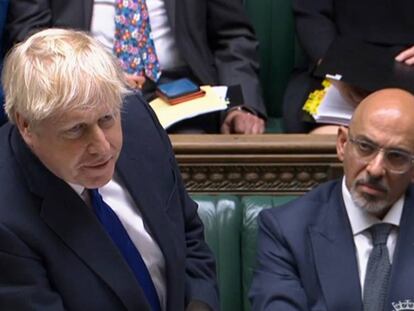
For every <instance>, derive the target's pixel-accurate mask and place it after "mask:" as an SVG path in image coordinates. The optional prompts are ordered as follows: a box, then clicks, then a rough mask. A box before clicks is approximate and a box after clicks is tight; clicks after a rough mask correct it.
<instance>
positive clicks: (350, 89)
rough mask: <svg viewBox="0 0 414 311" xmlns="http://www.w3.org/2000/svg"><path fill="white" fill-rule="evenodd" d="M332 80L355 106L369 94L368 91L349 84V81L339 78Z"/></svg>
mask: <svg viewBox="0 0 414 311" xmlns="http://www.w3.org/2000/svg"><path fill="white" fill-rule="evenodd" d="M330 82H331V83H332V84H333V85H334V86H335V87H336V88H337V89H338V91H339V93H341V95H342V96H343V97H344V98H345V100H346V101H348V102H349V103H350V104H352V105H353V106H354V107H356V106H358V104H359V103H360V102H361V101H362V100H363V99H364V98H365V97H367V96H368V95H369V92H368V91H366V90H364V89H361V88H358V87H356V86H352V85H349V84H348V83H345V82H342V81H338V80H330Z"/></svg>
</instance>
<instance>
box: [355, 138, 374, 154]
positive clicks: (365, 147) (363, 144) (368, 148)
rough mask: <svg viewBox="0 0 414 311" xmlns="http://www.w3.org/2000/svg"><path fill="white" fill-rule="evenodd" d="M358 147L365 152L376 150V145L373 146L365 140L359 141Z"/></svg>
mask: <svg viewBox="0 0 414 311" xmlns="http://www.w3.org/2000/svg"><path fill="white" fill-rule="evenodd" d="M358 148H359V150H360V151H361V152H363V153H364V154H371V153H373V152H374V151H375V149H376V147H375V146H373V145H372V144H370V143H367V142H364V141H360V142H358Z"/></svg>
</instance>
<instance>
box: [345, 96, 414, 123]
mask: <svg viewBox="0 0 414 311" xmlns="http://www.w3.org/2000/svg"><path fill="white" fill-rule="evenodd" d="M413 121H414V96H413V95H412V94H411V93H409V92H407V91H404V90H401V89H383V90H380V91H377V92H374V93H372V94H371V95H369V96H368V97H366V98H365V99H364V100H363V101H362V102H361V103H360V104H359V105H358V107H357V108H356V110H355V112H354V114H353V117H352V120H351V123H350V128H354V127H358V126H360V125H361V123H362V124H364V123H365V124H366V123H367V122H374V123H378V126H380V127H381V128H383V127H385V125H387V124H388V123H389V125H391V126H393V124H395V125H399V126H398V128H401V126H402V125H407V126H411V125H412V127H413V130H414V122H413ZM383 129H384V128H383Z"/></svg>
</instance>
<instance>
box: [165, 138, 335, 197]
mask: <svg viewBox="0 0 414 311" xmlns="http://www.w3.org/2000/svg"><path fill="white" fill-rule="evenodd" d="M170 139H171V142H172V144H173V148H174V152H175V155H176V158H177V161H178V164H179V166H180V169H181V173H182V177H183V180H184V183H185V185H186V188H187V190H188V191H189V192H190V193H234V194H246V193H249V194H302V193H304V192H307V191H308V190H310V189H311V188H313V187H315V186H316V185H318V184H319V183H321V182H324V181H327V180H329V179H333V178H337V177H339V176H341V175H342V165H341V163H340V162H339V160H338V158H337V156H336V146H335V144H336V138H335V136H329V135H288V134H265V135H170Z"/></svg>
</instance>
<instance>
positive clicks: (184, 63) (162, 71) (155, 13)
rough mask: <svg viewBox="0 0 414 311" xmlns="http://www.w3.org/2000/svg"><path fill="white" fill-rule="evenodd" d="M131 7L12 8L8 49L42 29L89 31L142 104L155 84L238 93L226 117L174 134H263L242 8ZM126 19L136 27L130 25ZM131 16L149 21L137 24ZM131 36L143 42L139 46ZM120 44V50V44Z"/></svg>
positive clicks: (72, 1) (236, 4)
mask: <svg viewBox="0 0 414 311" xmlns="http://www.w3.org/2000/svg"><path fill="white" fill-rule="evenodd" d="M124 5H126V6H125V7H124ZM138 7H139V6H138V1H137V0H135V1H132V0H131V1H122V0H110V1H92V0H86V1H85V0H69V1H68V0H57V1H53V2H51V1H45V0H36V1H30V2H19V1H13V2H11V4H10V10H9V12H10V17H9V22H8V26H7V31H8V34H9V42H11V43H14V42H18V41H21V40H23V39H24V38H25V37H26V36H27V34H29V33H30V32H33V31H35V30H36V29H39V28H45V27H65V28H66V27H70V28H75V29H82V30H87V31H90V32H91V34H92V35H93V36H94V37H96V38H97V39H98V40H100V41H101V42H102V43H103V44H104V45H105V46H106V47H107V49H108V50H111V51H112V50H113V51H114V52H115V54H117V55H118V56H119V58H120V59H121V61H122V62H123V65H124V70H125V71H126V73H127V75H128V79H129V81H130V85H132V86H134V87H138V88H142V90H143V92H144V95H145V97H146V98H147V99H150V98H152V97H153V94H154V91H155V86H156V84H157V83H162V82H166V81H170V80H173V79H178V78H181V77H187V78H190V79H192V80H193V81H194V82H196V83H199V84H210V85H227V86H232V85H239V86H240V87H241V92H242V97H243V101H242V102H240V103H239V104H240V105H239V106H238V107H234V108H231V109H229V110H228V111H227V112H226V113H225V115H222V114H220V113H211V114H208V115H203V116H201V117H197V118H195V119H190V120H189V121H187V122H184V124H181V125H182V126H181V127H179V128H176V129H175V130H177V131H180V129H181V128H182V129H185V128H189V129H192V128H194V130H197V129H198V130H199V131H201V132H210V133H211V132H219V131H221V132H222V133H241V134H258V133H263V131H264V120H265V118H266V111H265V106H264V104H263V99H262V97H261V88H260V83H259V77H258V68H259V62H258V54H257V47H258V43H257V41H256V38H255V36H254V33H253V29H252V26H251V25H250V23H249V21H248V19H247V17H246V14H245V12H244V8H243V6H242V3H241V1H240V0H219V1H212V0H204V1H202V2H201V3H200V2H199V1H193V0H182V1H177V2H174V5H173V3H172V2H169V1H163V0H159V1H148V7H147V6H146V5H145V2H144V4H143V6H140V7H141V8H143V9H144V10H145V14H141V15H138V14H136V12H137V10H138ZM130 16H132V17H133V18H135V19H134V20H133V21H131V19H130V18H129V17H130ZM137 16H143V19H144V18H145V17H147V18H148V16H149V19H146V20H142V23H141V20H139V19H138V20H137ZM110 20H114V22H113V23H111V22H108V21H110ZM134 24H135V25H136V26H135V27H132V26H131V25H134ZM136 27H138V28H140V30H139V31H137V29H136ZM137 32H138V33H149V34H150V35H148V36H146V37H145V38H146V39H145V40H144V39H143V40H141V41H140V40H139V39H136V38H138V36H137V35H135V33H137ZM122 34H123V35H122ZM125 37H126V38H128V39H129V40H128V41H127V42H125V40H121V38H125ZM152 39H153V40H152ZM142 42H145V43H142ZM9 44H10V43H9ZM138 46H140V47H142V48H138ZM138 53H140V54H139V55H142V57H137V55H138ZM144 54H146V55H150V56H148V57H146V56H145V55H144ZM144 59H145V60H149V61H148V62H150V64H148V63H147V61H144ZM143 67H145V68H143ZM144 72H145V74H144ZM185 123H186V124H185Z"/></svg>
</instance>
